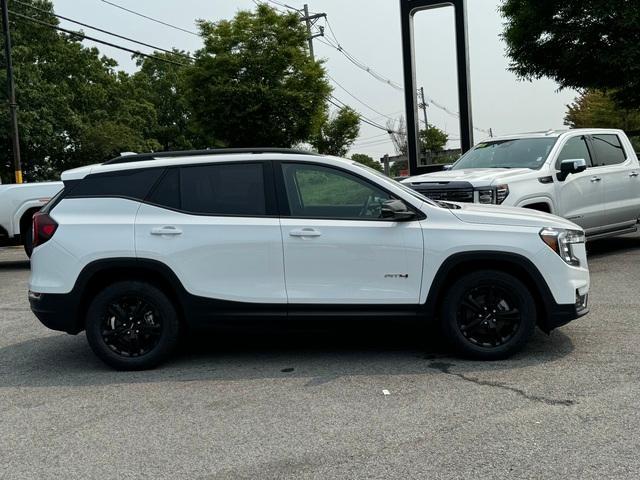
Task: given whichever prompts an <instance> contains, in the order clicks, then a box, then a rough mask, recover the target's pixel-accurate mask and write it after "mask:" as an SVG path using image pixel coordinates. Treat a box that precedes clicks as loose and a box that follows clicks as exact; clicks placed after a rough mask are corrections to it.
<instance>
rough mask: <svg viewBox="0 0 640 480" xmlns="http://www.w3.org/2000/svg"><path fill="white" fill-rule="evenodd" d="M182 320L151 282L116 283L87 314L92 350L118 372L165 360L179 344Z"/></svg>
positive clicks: (108, 288) (90, 307)
mask: <svg viewBox="0 0 640 480" xmlns="http://www.w3.org/2000/svg"><path fill="white" fill-rule="evenodd" d="M179 327H180V326H179V321H178V315H177V313H176V309H175V307H174V305H173V304H172V302H171V301H170V300H169V299H168V298H167V296H166V295H165V294H164V293H163V292H162V291H161V290H159V289H158V288H156V287H154V286H153V285H150V284H148V283H144V282H139V281H128V282H118V283H114V284H112V285H110V286H108V287H106V288H105V289H104V290H102V291H101V292H100V293H99V294H98V295H97V296H96V297H95V299H94V300H93V301H92V302H91V305H90V306H89V309H88V311H87V318H86V335H87V340H88V342H89V345H90V346H91V349H92V350H93V351H94V352H95V354H96V355H97V356H98V357H99V358H100V359H101V360H102V361H104V362H105V363H106V364H107V365H109V366H111V367H113V368H116V369H118V370H144V369H148V368H153V367H155V366H157V365H158V364H160V363H161V362H163V361H164V360H166V358H167V357H168V356H169V355H170V354H171V352H172V351H173V349H174V348H175V346H176V344H177V341H178V334H179V330H180V328H179Z"/></svg>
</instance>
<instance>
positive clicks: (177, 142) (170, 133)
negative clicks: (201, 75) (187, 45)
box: [131, 50, 208, 150]
mask: <svg viewBox="0 0 640 480" xmlns="http://www.w3.org/2000/svg"><path fill="white" fill-rule="evenodd" d="M154 57H155V58H149V57H146V58H143V57H140V58H139V59H138V62H137V64H138V67H139V68H140V69H139V70H138V71H137V72H136V73H135V74H133V76H132V79H131V80H132V83H133V88H134V89H135V92H136V96H137V98H143V99H145V100H146V101H148V102H149V103H151V104H152V105H153V106H154V108H155V110H156V116H157V123H156V124H155V125H154V126H153V127H152V129H151V131H150V132H149V134H150V136H151V137H152V138H154V139H156V140H157V141H158V143H159V144H160V148H161V149H162V150H189V149H194V148H206V147H207V146H208V145H206V142H205V141H204V140H203V139H202V138H200V137H199V136H198V135H197V134H196V132H195V129H194V126H193V121H192V115H191V109H190V106H189V102H188V100H187V95H186V90H187V88H188V87H187V85H186V75H187V69H188V68H189V66H190V63H191V61H190V59H189V54H188V52H184V51H179V50H174V52H173V53H163V52H154ZM163 60H168V62H167V61H163ZM170 62H173V63H170ZM180 64H183V65H180Z"/></svg>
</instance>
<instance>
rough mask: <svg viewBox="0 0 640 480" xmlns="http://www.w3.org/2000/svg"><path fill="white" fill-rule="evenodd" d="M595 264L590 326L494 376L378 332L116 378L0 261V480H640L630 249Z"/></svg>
mask: <svg viewBox="0 0 640 480" xmlns="http://www.w3.org/2000/svg"><path fill="white" fill-rule="evenodd" d="M589 252H590V258H589V260H590V267H591V273H592V290H591V296H590V303H591V313H590V314H589V315H588V316H587V317H585V318H582V319H580V320H577V321H575V322H573V323H571V324H569V325H567V326H565V327H563V328H561V329H559V330H556V331H554V332H553V333H552V334H551V335H550V336H547V335H545V334H543V333H541V332H538V333H536V335H535V337H534V340H533V342H531V344H530V345H529V346H528V347H527V348H526V350H525V351H524V352H522V353H520V354H518V355H517V356H515V357H514V358H511V359H509V360H506V361H499V362H489V363H481V362H473V361H465V360H461V359H458V358H455V357H454V356H452V355H451V354H450V353H449V352H447V351H446V349H443V348H442V347H441V346H440V343H441V342H440V341H439V339H438V338H437V337H433V338H431V339H430V340H428V341H427V342H426V344H425V342H424V341H423V336H424V335H423V333H424V332H422V331H418V330H416V329H414V328H410V327H407V326H397V327H396V328H394V325H389V324H387V325H377V326H376V327H375V328H373V329H372V331H370V332H368V333H366V334H364V333H363V332H362V330H360V331H343V329H340V328H327V329H325V330H321V331H315V330H314V331H305V330H303V329H301V330H299V331H286V332H284V331H275V332H271V333H269V334H266V335H265V334H255V333H252V332H248V331H238V332H226V333H220V332H219V333H217V334H213V333H212V334H210V335H205V336H200V337H199V338H198V339H191V340H189V341H188V342H186V343H185V344H184V345H183V346H182V348H181V350H180V352H179V353H178V354H177V355H176V356H175V358H174V359H173V360H172V361H170V362H169V363H167V364H165V365H164V366H162V367H161V368H159V369H156V370H153V371H148V372H133V373H123V372H115V371H112V370H110V369H108V368H107V367H105V366H104V365H103V364H102V363H101V362H100V361H99V360H97V359H96V357H94V355H93V354H92V352H91V351H90V349H89V347H88V345H87V343H86V340H85V338H84V335H83V334H81V335H78V336H70V335H66V334H61V333H57V332H53V331H50V330H47V329H46V328H45V327H44V326H42V325H41V324H40V323H39V322H38V320H37V319H36V318H35V317H34V316H33V314H32V313H31V311H30V310H29V307H28V302H27V279H28V275H29V263H28V261H27V259H26V257H25V256H24V255H23V254H22V252H21V250H19V249H13V248H8V249H0V478H3V479H4V478H7V479H49V478H51V479H54V478H55V479H60V478H64V479H75V478H82V479H88V478H99V479H101V480H103V479H112V478H113V479H127V478H154V479H164V478H166V479H211V480H213V479H236V478H238V479H245V478H246V479H272V478H273V479H332V478H341V479H342V478H346V479H414V478H415V479H472V478H474V479H475V478H491V479H494V478H495V479H503V478H505V479H506V478H509V479H541V478H544V479H574V478H575V479H591V478H593V479H603V478H606V479H609V478H611V479H614V478H615V479H627V478H628V479H637V478H640V455H639V452H640V408H639V407H640V349H639V348H638V346H639V345H640V315H639V312H640V236H639V235H633V236H627V237H620V238H616V239H610V240H603V241H598V242H595V243H593V244H590V245H589Z"/></svg>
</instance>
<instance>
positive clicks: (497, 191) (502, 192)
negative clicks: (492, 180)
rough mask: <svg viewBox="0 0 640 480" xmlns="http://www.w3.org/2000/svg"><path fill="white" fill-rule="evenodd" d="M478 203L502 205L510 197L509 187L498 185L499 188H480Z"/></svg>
mask: <svg viewBox="0 0 640 480" xmlns="http://www.w3.org/2000/svg"><path fill="white" fill-rule="evenodd" d="M477 192H478V203H493V204H497V205H500V204H501V203H502V202H504V200H505V198H507V195H509V185H498V186H497V187H489V188H479V189H478V190H477Z"/></svg>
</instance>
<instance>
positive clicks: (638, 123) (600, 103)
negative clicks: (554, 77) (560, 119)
mask: <svg viewBox="0 0 640 480" xmlns="http://www.w3.org/2000/svg"><path fill="white" fill-rule="evenodd" d="M567 109H568V110H567V115H566V116H565V118H564V123H565V125H568V126H569V127H571V128H619V129H621V130H624V131H625V132H628V133H632V134H633V135H635V137H634V138H632V142H633V144H634V147H635V148H636V150H640V138H639V137H640V135H638V132H640V108H638V109H635V110H628V109H623V108H620V107H618V105H617V104H616V103H615V102H614V101H613V99H612V98H611V95H609V94H606V93H603V92H599V91H597V90H587V91H585V92H583V93H581V94H580V95H579V96H578V97H577V98H576V99H575V101H574V102H573V103H572V104H571V105H567Z"/></svg>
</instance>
